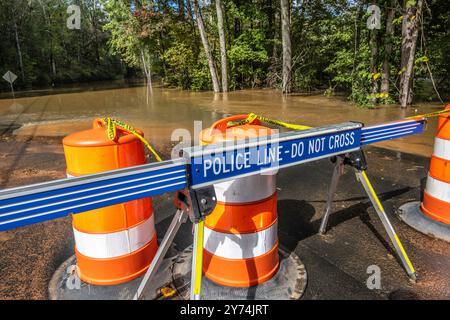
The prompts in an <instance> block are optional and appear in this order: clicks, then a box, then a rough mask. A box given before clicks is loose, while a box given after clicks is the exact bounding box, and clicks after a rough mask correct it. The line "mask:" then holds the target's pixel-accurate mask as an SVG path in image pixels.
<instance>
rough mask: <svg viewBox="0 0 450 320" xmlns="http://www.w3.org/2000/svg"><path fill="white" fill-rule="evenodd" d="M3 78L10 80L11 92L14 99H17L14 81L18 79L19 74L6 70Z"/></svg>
mask: <svg viewBox="0 0 450 320" xmlns="http://www.w3.org/2000/svg"><path fill="white" fill-rule="evenodd" d="M3 79H5V80H6V81H8V82H9V85H10V86H11V92H12V95H13V99H15V98H16V97H15V96H14V87H13V83H14V81H16V79H17V76H16V75H15V74H14V73H12V72H11V71H6V73H5V74H4V75H3Z"/></svg>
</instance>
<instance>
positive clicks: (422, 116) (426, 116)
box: [405, 109, 450, 119]
mask: <svg viewBox="0 0 450 320" xmlns="http://www.w3.org/2000/svg"><path fill="white" fill-rule="evenodd" d="M446 113H450V109H445V110H439V111H435V112H430V113H425V114H419V115H416V116H410V117H407V118H405V119H415V118H431V117H436V116H439V115H441V114H446Z"/></svg>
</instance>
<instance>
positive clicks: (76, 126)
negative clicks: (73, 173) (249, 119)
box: [0, 87, 442, 156]
mask: <svg viewBox="0 0 450 320" xmlns="http://www.w3.org/2000/svg"><path fill="white" fill-rule="evenodd" d="M441 108H442V104H438V103H422V104H417V105H415V106H413V107H411V108H409V109H407V110H401V109H400V108H399V107H398V106H380V107H378V108H376V109H372V110H369V109H361V108H358V107H356V106H354V105H352V104H350V103H349V102H348V101H346V100H345V98H342V97H331V98H328V97H324V96H322V95H314V96H305V95H291V96H288V97H283V96H282V95H281V93H280V92H278V91H273V90H243V91H236V92H231V93H228V94H216V95H214V94H213V93H211V92H188V91H182V90H176V89H162V88H154V89H153V94H150V93H149V91H148V89H147V88H146V87H132V88H122V89H111V90H101V91H85V92H76V93H62V94H55V95H45V96H38V97H24V98H19V99H16V100H15V101H13V100H12V99H2V100H0V131H2V130H3V131H5V130H8V129H9V130H12V129H17V130H15V131H14V133H15V134H16V135H19V136H27V137H29V136H33V137H47V136H48V137H50V136H53V137H55V136H57V137H60V136H65V135H67V134H69V133H72V132H74V131H78V130H83V129H87V128H89V127H90V126H91V122H92V120H93V119H94V118H95V117H115V118H118V119H121V120H123V121H125V122H128V123H129V124H131V125H133V126H135V127H138V128H140V129H141V130H143V131H144V133H145V135H146V137H148V138H149V139H150V141H152V142H154V143H156V144H157V145H158V144H161V143H168V142H170V138H171V133H172V132H173V130H174V129H176V128H184V129H188V130H189V131H191V132H193V121H194V120H198V121H202V122H203V126H204V127H207V126H209V125H210V124H211V123H212V122H214V121H216V120H218V119H220V118H222V117H223V116H224V115H228V114H238V113H249V112H254V113H257V114H260V115H263V116H266V117H271V118H275V119H280V120H284V121H287V122H291V123H300V124H305V125H310V126H321V125H327V124H334V123H340V122H345V121H349V120H353V121H361V122H363V123H365V124H366V125H370V124H376V123H381V122H386V121H391V120H397V119H401V118H403V117H405V116H409V115H413V114H421V113H427V112H432V111H436V110H439V109H441ZM19 127H20V128H19ZM18 128H19V129H18ZM435 128H436V119H430V122H429V125H428V128H427V131H426V133H424V134H422V135H416V136H411V137H408V138H401V139H396V140H393V141H388V142H382V143H379V144H378V145H379V146H383V147H386V148H389V149H393V150H400V151H403V152H408V153H415V154H420V155H424V156H430V155H431V153H432V148H433V137H434V134H435Z"/></svg>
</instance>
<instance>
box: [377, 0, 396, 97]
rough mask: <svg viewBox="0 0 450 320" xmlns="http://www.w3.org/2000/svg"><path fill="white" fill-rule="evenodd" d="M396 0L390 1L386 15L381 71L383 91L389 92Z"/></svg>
mask: <svg viewBox="0 0 450 320" xmlns="http://www.w3.org/2000/svg"><path fill="white" fill-rule="evenodd" d="M395 3H396V1H395V0H390V1H389V2H388V5H389V8H388V9H387V10H388V12H387V16H386V33H385V35H384V61H383V71H382V73H381V90H380V91H381V92H382V93H389V75H390V69H391V68H390V66H391V65H390V63H389V62H390V61H389V60H390V59H391V54H392V35H393V33H394V25H393V24H392V21H393V20H394V16H395Z"/></svg>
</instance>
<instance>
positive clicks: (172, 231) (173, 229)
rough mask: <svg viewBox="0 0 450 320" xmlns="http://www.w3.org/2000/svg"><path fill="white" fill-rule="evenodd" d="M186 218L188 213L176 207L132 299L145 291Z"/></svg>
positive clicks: (136, 298)
mask: <svg viewBox="0 0 450 320" xmlns="http://www.w3.org/2000/svg"><path fill="white" fill-rule="evenodd" d="M187 218H188V214H187V213H186V212H185V211H183V210H180V209H178V210H177V212H176V213H175V216H174V217H173V219H172V222H171V223H170V226H169V229H168V230H167V232H166V234H165V235H164V238H163V240H162V241H161V244H160V245H159V248H158V251H156V254H155V257H154V258H153V260H152V263H151V264H150V266H149V268H148V269H147V272H146V273H145V275H144V277H143V278H142V281H141V283H140V284H139V287H138V289H137V292H136V294H135V295H134V297H133V300H139V299H141V298H142V293H143V292H144V291H145V289H146V287H147V285H148V283H150V281H151V279H152V277H153V276H154V275H155V273H156V272H157V271H158V268H159V266H160V264H161V262H162V261H163V259H164V256H165V255H166V253H167V250H168V249H169V247H170V245H171V244H172V242H173V239H174V238H175V235H176V234H177V232H178V229H180V226H181V225H182V224H183V223H185V222H186V220H187Z"/></svg>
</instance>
